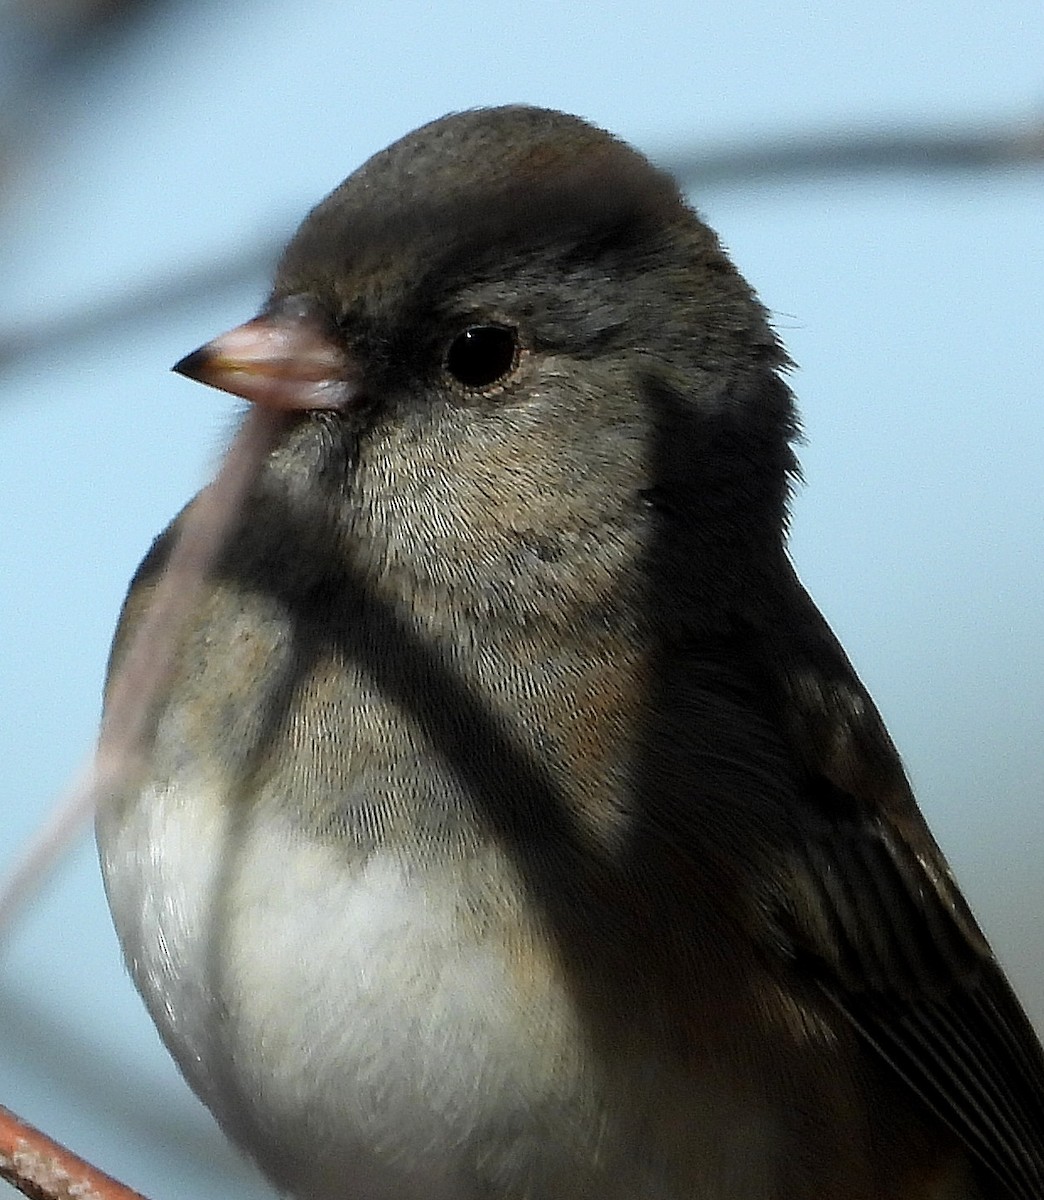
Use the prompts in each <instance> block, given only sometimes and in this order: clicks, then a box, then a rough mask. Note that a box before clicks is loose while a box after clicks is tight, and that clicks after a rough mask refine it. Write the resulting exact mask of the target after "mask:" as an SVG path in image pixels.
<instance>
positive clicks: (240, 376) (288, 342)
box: [173, 306, 356, 412]
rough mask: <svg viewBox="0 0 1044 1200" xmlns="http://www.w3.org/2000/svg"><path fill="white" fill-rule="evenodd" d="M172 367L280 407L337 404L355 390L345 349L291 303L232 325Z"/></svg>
mask: <svg viewBox="0 0 1044 1200" xmlns="http://www.w3.org/2000/svg"><path fill="white" fill-rule="evenodd" d="M173 370H175V371H177V372H178V374H180V375H185V376H187V377H188V378H189V379H195V380H197V381H198V382H199V383H205V384H207V385H208V386H210V387H214V388H219V389H220V390H221V391H223V392H231V393H232V395H234V396H242V398H243V399H244V400H249V401H250V402H251V403H252V404H257V405H260V406H261V407H263V408H270V409H275V410H278V411H281V412H311V411H315V410H317V409H338V408H343V407H344V406H345V405H346V404H347V403H349V402H350V400H351V398H352V395H353V393H354V392H355V390H356V389H355V386H354V384H353V379H352V376H353V371H352V364H351V362H350V361H349V358H348V356H347V354H346V353H345V351H344V350H343V349H341V347H339V346H338V345H337V344H336V342H335V341H334V340H333V338H332V337H331V335H330V334H329V333H328V332H327V331H326V330H325V329H324V328H323V327H322V324H321V323H320V321H318V320H317V319H316V318H315V317H314V316H313V315H311V314H309V313H308V312H306V311H304V310H303V309H301V308H299V307H298V308H295V307H292V306H283V307H281V308H278V309H274V310H273V311H271V312H265V313H262V314H261V316H259V317H255V318H254V319H253V320H252V321H247V322H246V323H245V324H243V325H237V326H236V328H235V329H230V330H229V331H228V332H227V333H223V334H221V335H220V336H219V337H216V338H214V340H213V341H210V342H207V344H206V345H205V346H201V347H200V348H199V349H198V350H194V351H193V352H192V353H191V354H187V355H186V356H185V357H184V358H183V359H181V361H180V362H177V363H175V364H174V367H173Z"/></svg>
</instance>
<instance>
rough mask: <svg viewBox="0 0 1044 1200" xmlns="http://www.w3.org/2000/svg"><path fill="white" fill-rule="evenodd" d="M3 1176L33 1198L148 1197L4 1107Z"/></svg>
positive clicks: (0, 1130)
mask: <svg viewBox="0 0 1044 1200" xmlns="http://www.w3.org/2000/svg"><path fill="white" fill-rule="evenodd" d="M0 1179H6V1180H7V1181H8V1183H10V1184H13V1186H14V1187H16V1188H17V1189H18V1190H19V1191H20V1192H21V1193H22V1194H23V1195H25V1196H29V1197H30V1198H31V1200H145V1197H144V1196H142V1195H141V1193H140V1192H134V1191H131V1189H130V1188H128V1187H125V1186H124V1185H123V1184H122V1183H119V1182H117V1181H116V1180H115V1179H113V1178H112V1176H111V1175H106V1174H105V1172H104V1171H99V1170H98V1168H97V1167H92V1166H91V1165H90V1163H87V1162H84V1160H83V1159H82V1158H79V1157H77V1156H76V1155H75V1154H73V1153H72V1151H71V1150H67V1149H66V1148H65V1147H64V1146H61V1145H59V1144H58V1143H57V1142H55V1141H53V1140H52V1139H51V1138H49V1137H48V1136H47V1134H45V1133H41V1132H40V1130H39V1129H34V1128H33V1126H32V1125H27V1124H26V1123H25V1122H24V1121H22V1120H21V1119H20V1118H19V1117H16V1116H15V1115H14V1113H12V1112H9V1111H8V1110H7V1109H6V1108H0Z"/></svg>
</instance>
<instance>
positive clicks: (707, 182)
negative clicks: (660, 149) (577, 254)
mask: <svg viewBox="0 0 1044 1200" xmlns="http://www.w3.org/2000/svg"><path fill="white" fill-rule="evenodd" d="M658 161H659V163H660V165H661V166H662V167H664V168H665V169H666V170H668V171H670V172H671V173H672V174H673V175H674V177H675V178H676V179H677V180H678V181H679V182H680V183H681V184H682V186H683V187H685V188H686V189H689V190H695V189H696V188H700V189H708V188H713V187H736V186H742V185H749V186H757V185H758V184H764V183H773V182H776V181H778V180H780V179H787V178H791V179H811V180H825V179H829V178H831V177H832V176H846V177H851V176H853V175H897V174H910V175H940V174H954V173H960V174H964V173H980V172H983V171H996V170H999V169H1003V168H1007V167H1020V166H1034V165H1038V166H1039V165H1041V164H1044V119H1038V120H1033V121H1020V122H1008V123H1004V124H996V125H985V124H983V125H978V126H975V127H974V128H963V129H962V128H960V127H958V126H942V127H940V128H937V129H878V130H874V129H867V130H861V131H853V130H836V131H834V132H832V133H831V132H828V133H818V134H794V135H792V136H786V135H782V136H778V137H774V138H771V139H768V138H766V139H760V140H758V141H753V142H750V143H749V144H748V145H746V146H725V147H723V148H721V149H720V150H695V149H694V150H679V151H676V152H674V153H672V154H667V155H663V156H661V157H660V158H659V159H658Z"/></svg>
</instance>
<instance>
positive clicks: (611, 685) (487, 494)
mask: <svg viewBox="0 0 1044 1200" xmlns="http://www.w3.org/2000/svg"><path fill="white" fill-rule="evenodd" d="M175 370H176V371H179V372H180V373H181V374H183V375H185V376H187V377H188V378H190V379H192V380H195V381H198V382H201V383H203V384H206V385H209V386H212V387H215V388H217V389H220V390H223V391H226V392H230V393H232V394H234V395H236V396H238V397H240V398H242V399H245V400H246V401H249V402H251V404H253V405H255V406H260V407H261V408H262V409H263V410H265V411H266V412H268V413H273V414H277V416H278V421H279V425H278V432H277V436H276V437H275V438H274V441H273V444H272V445H271V447H270V448H269V449H268V450H267V452H266V453H265V455H264V459H263V462H262V463H261V465H260V468H259V470H258V473H257V477H256V479H254V481H253V482H252V483H251V484H250V487H249V492H248V495H247V497H246V500H245V502H244V504H243V506H242V511H241V512H239V513H238V514H237V515H236V516H235V518H234V520H233V522H232V526H231V528H230V531H229V534H228V537H227V540H226V542H225V544H224V546H223V548H222V549H221V551H220V553H219V555H218V556H217V558H216V560H215V562H214V563H213V564H212V565H211V567H210V568H209V569H208V570H207V572H206V576H205V578H204V579H203V580H202V582H201V585H200V588H199V591H198V594H195V595H194V596H193V598H192V599H191V601H190V602H189V612H188V614H187V617H186V620H185V624H184V628H183V629H182V630H181V632H180V634H179V636H178V639H177V646H176V651H175V654H174V656H173V660H172V663H171V667H170V670H169V672H168V674H167V676H166V677H165V678H164V681H163V684H162V687H161V688H160V690H159V694H158V695H157V696H156V698H155V702H154V705H153V707H154V710H155V716H154V725H153V730H152V734H151V736H150V738H149V741H148V745H147V752H146V753H145V754H144V757H143V761H142V763H141V765H140V768H139V769H138V770H137V771H135V772H134V773H132V774H131V775H130V776H129V777H128V782H127V783H126V784H125V786H122V787H119V788H115V789H113V791H112V793H111V794H109V795H107V796H106V797H105V799H104V802H103V803H102V804H101V805H100V808H99V811H98V815H97V840H98V845H99V851H100V859H101V865H102V872H103V878H104V883H105V888H106V893H107V896H108V900H109V904H110V907H111V911H112V914H113V918H114V922H115V926H116V929H117V932H118V935H119V938H120V941H121V943H122V947H123V951H124V955H125V958H126V962H127V964H128V966H129V970H130V972H131V975H132V977H133V979H134V982H135V983H136V985H137V987H138V989H139V990H140V992H141V994H142V996H143V998H144V1001H145V1004H146V1005H147V1007H148V1009H149V1012H150V1013H151V1016H152V1018H153V1020H154V1022H155V1024H156V1026H157V1028H158V1030H159V1033H160V1035H161V1037H162V1039H163V1041H164V1042H165V1043H166V1046H167V1047H168V1049H169V1050H170V1052H171V1054H172V1055H173V1057H174V1059H175V1060H176V1062H177V1064H178V1065H179V1067H180V1069H181V1071H182V1072H183V1074H184V1076H185V1078H186V1079H187V1081H188V1082H189V1084H190V1085H191V1086H192V1088H193V1089H194V1090H195V1091H196V1092H197V1093H198V1095H199V1096H200V1097H201V1098H202V1100H203V1101H204V1102H205V1104H206V1105H207V1106H208V1107H209V1108H210V1109H211V1110H212V1112H213V1113H214V1115H215V1117H216V1118H217V1121H218V1122H219V1124H220V1125H221V1127H222V1128H223V1130H224V1131H225V1133H226V1134H227V1135H228V1137H229V1138H230V1139H231V1140H232V1141H233V1142H234V1143H235V1144H237V1145H238V1146H239V1147H240V1148H241V1149H242V1150H243V1151H244V1152H245V1153H246V1154H247V1155H249V1156H250V1157H252V1158H253V1160H254V1161H255V1162H256V1163H257V1164H258V1165H259V1166H260V1168H261V1169H262V1171H263V1172H264V1173H265V1174H266V1175H267V1177H268V1178H269V1180H270V1181H271V1182H272V1184H273V1185H274V1186H275V1187H276V1188H277V1189H278V1190H279V1191H280V1192H281V1193H284V1194H287V1195H290V1196H293V1197H297V1198H300V1200H349V1198H351V1200H585V1198H591V1200H594V1198H598V1200H1040V1198H1041V1197H1044V1054H1042V1051H1041V1046H1040V1043H1039V1041H1038V1039H1037V1037H1036V1035H1035V1033H1034V1031H1033V1028H1032V1026H1031V1024H1030V1022H1029V1020H1028V1018H1027V1017H1026V1015H1025V1013H1024V1011H1023V1009H1022V1007H1021V1006H1020V1002H1019V1000H1018V999H1017V998H1016V995H1015V994H1014V992H1013V990H1012V988H1011V986H1010V985H1009V983H1008V982H1007V980H1006V978H1005V976H1004V974H1003V971H1002V969H1001V967H1000V966H999V965H998V962H997V960H996V958H995V956H994V954H993V953H992V951H991V949H990V946H989V944H988V943H987V940H986V938H985V937H984V935H983V933H982V931H981V930H980V928H979V926H978V924H977V923H976V920H975V918H974V916H973V915H972V913H971V911H970V910H969V907H968V905H967V904H966V902H965V900H964V898H963V896H962V894H961V892H960V890H959V887H958V885H957V883H956V882H955V879H954V877H953V874H952V872H951V870H950V867H949V866H948V864H947V862H946V859H945V857H944V856H943V853H942V851H941V850H940V848H939V846H938V845H937V843H936V841H935V840H934V838H933V836H932V834H931V832H930V831H929V828H928V826H927V824H926V822H925V820H924V818H923V816H922V815H921V813H920V811H919V809H918V807H917V804H916V801H915V798H914V796H913V794H912V791H911V787H910V784H909V782H908V779H907V776H906V774H905V771H904V768H903V765H902V762H901V760H900V757H899V754H898V752H897V750H896V748H895V746H894V744H893V742H892V740H891V739H890V736H889V734H888V732H887V730H886V728H885V725H884V724H883V721H882V718H881V716H880V715H879V713H878V711H877V709H876V708H875V706H874V703H873V701H872V700H871V698H870V696H869V695H868V693H867V691H866V689H865V687H864V686H863V684H862V683H861V682H860V679H859V678H858V676H857V674H856V672H855V670H854V668H853V666H852V665H851V663H850V662H849V660H848V658H847V657H846V655H845V653H844V651H843V649H842V648H841V646H840V645H839V643H838V641H837V640H836V638H835V636H834V635H833V633H832V632H831V630H830V628H829V626H828V625H827V623H826V621H825V619H824V618H823V616H822V615H821V614H820V612H819V611H818V609H817V608H816V606H815V604H814V603H813V601H812V599H811V598H810V596H809V595H808V593H807V592H806V590H805V588H804V587H803V585H802V584H801V582H800V580H799V578H798V576H797V573H796V569H795V567H794V565H793V562H792V560H791V558H790V555H789V550H788V544H787V535H788V526H789V506H790V500H791V496H792V492H793V490H794V487H795V486H796V482H797V480H798V470H799V468H798V464H797V460H796V456H795V449H794V447H795V444H796V442H797V440H798V437H799V421H798V417H797V414H796V407H795V400H794V397H793V395H792V392H791V388H790V384H789V374H788V372H789V370H790V363H789V360H788V358H787V355H786V352H785V350H784V348H783V346H782V344H781V342H780V340H779V337H778V335H777V333H776V331H775V330H774V328H773V326H772V322H771V319H770V316H769V314H768V313H767V311H766V310H765V308H764V307H763V306H762V304H761V302H760V301H759V300H758V298H757V296H756V294H755V292H754V291H753V290H752V289H751V287H750V286H749V284H748V283H747V282H746V281H745V280H744V278H743V277H742V276H741V275H740V273H739V272H738V270H737V269H736V267H735V266H734V265H733V263H732V261H731V260H730V258H729V257H728V255H727V253H726V251H725V250H724V249H723V246H722V244H721V242H720V241H719V239H718V237H717V235H716V234H715V233H714V232H712V230H711V229H710V228H709V227H708V226H707V225H706V224H705V223H704V222H703V221H702V220H701V218H700V217H699V216H698V215H697V213H696V211H695V210H694V209H693V208H691V207H690V206H689V204H688V203H687V201H686V199H685V198H684V197H683V195H682V194H681V193H680V191H679V189H678V187H677V185H676V183H675V182H674V181H673V180H672V179H671V178H670V176H669V175H667V174H666V173H664V172H662V171H661V170H659V169H657V168H655V167H654V166H653V165H652V164H650V162H649V161H648V160H647V159H646V158H645V157H643V156H642V155H641V154H640V153H639V152H638V151H636V150H634V149H632V148H631V147H630V146H628V145H627V144H626V143H624V142H623V141H621V140H619V139H617V138H616V137H615V136H613V135H611V134H609V133H607V132H606V131H604V130H602V129H600V128H597V127H595V126H593V125H591V124H589V123H587V122H586V121H585V120H582V119H581V118H579V117H573V116H569V115H566V114H563V113H559V112H555V111H552V110H549V109H542V108H536V107H530V106H526V105H511V106H506V107H498V108H485V109H474V110H470V111H465V112H458V113H454V114H451V115H449V116H446V117H443V118H441V119H438V120H435V121H433V122H431V123H430V124H427V125H425V126H423V127H421V128H419V129H417V130H415V131H414V132H412V133H410V134H409V135H407V136H406V137H404V138H402V139H401V140H400V141H398V142H396V143H394V144H393V145H391V146H390V147H389V148H387V149H385V150H383V151H381V152H380V153H378V154H376V155H375V156H374V157H372V158H371V159H369V161H367V162H366V163H365V164H364V165H363V166H362V167H360V168H359V169H358V170H356V171H355V173H354V174H352V175H350V176H349V177H348V178H347V179H346V180H345V182H344V183H342V184H341V185H340V186H339V187H337V188H336V189H335V190H334V191H333V192H332V193H331V194H330V195H329V196H327V197H326V198H325V199H324V200H322V201H321V202H320V203H319V204H318V206H317V207H315V208H314V209H313V210H312V211H311V212H310V213H309V214H308V215H307V217H306V218H305V220H304V222H303V223H302V225H301V227H300V229H299V230H298V232H297V233H296V234H295V235H294V237H293V238H292V240H291V241H290V243H289V245H288V246H287V248H286V250H285V252H284V253H283V256H282V258H281V260H280V262H279V264H278V266H277V268H276V271H275V276H274V282H273V285H272V289H271V292H270V294H269V295H268V297H267V299H266V301H265V302H264V304H263V306H262V308H261V310H260V313H259V315H257V316H255V317H253V318H251V319H250V320H248V321H246V322H245V323H244V324H243V325H240V326H237V327H236V328H235V329H233V330H231V331H229V332H228V333H225V334H222V335H220V336H218V337H216V338H215V339H214V340H213V341H211V342H208V343H207V344H206V345H204V346H203V347H202V348H201V349H199V350H197V351H195V352H193V353H192V354H190V355H188V356H187V357H186V358H184V359H183V360H181V362H179V363H178V364H177V366H176V367H175ZM253 411H256V409H255V410H253ZM199 503H200V499H199V497H197V498H196V500H193V501H190V503H189V505H188V506H187V508H186V509H185V510H184V511H183V512H182V514H181V515H180V516H178V517H177V518H175V520H174V521H173V522H172V524H171V525H170V526H169V527H168V528H167V530H166V531H165V532H164V533H162V534H161V535H160V537H159V538H158V539H157V540H156V542H155V543H154V545H153V547H152V549H151V550H150V551H149V553H148V554H147V556H146V557H145V559H144V561H143V563H142V564H141V566H140V567H139V569H138V571H137V574H136V575H135V577H134V579H133V581H132V584H131V587H130V591H129V593H128V597H127V599H126V601H125V603H124V607H123V611H122V613H121V617H120V623H119V626H118V630H117V634H116V636H115V639H114V643H113V650H112V655H111V660H110V670H109V683H108V688H109V694H110V699H111V691H112V687H113V680H114V679H116V678H118V676H119V672H120V669H121V664H122V663H123V662H124V661H125V658H126V655H127V647H128V645H129V644H130V640H131V639H132V637H133V634H134V631H135V630H136V629H138V628H140V627H141V624H142V621H143V620H144V618H145V617H146V616H147V614H148V613H149V611H150V608H151V605H152V604H153V601H154V598H155V595H156V589H157V587H158V584H159V581H160V579H161V578H162V574H163V571H164V568H165V564H166V563H167V562H168V560H169V559H170V556H171V553H172V549H173V547H174V545H175V543H176V540H177V538H178V536H179V530H180V529H181V528H182V527H183V525H184V522H185V520H186V519H187V516H186V514H189V515H190V514H191V513H192V511H193V509H194V506H198V504H199Z"/></svg>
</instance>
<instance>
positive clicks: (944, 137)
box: [0, 119, 1044, 370]
mask: <svg viewBox="0 0 1044 1200" xmlns="http://www.w3.org/2000/svg"><path fill="white" fill-rule="evenodd" d="M657 161H658V162H659V163H660V164H661V165H662V166H663V167H665V168H666V169H667V170H669V171H671V172H672V173H673V174H674V175H675V177H676V178H677V179H678V181H679V183H681V185H682V187H683V188H684V189H685V190H686V191H689V192H699V193H700V194H701V195H704V196H705V195H706V194H707V192H709V191H710V190H712V189H714V188H725V187H756V186H759V185H762V184H766V183H773V182H776V181H779V180H782V179H787V178H791V179H806V180H810V181H825V180H828V179H830V178H833V177H835V176H836V177H850V176H854V175H888V174H911V175H939V174H953V173H982V172H988V171H998V170H1002V169H1007V168H1014V167H1031V166H1040V165H1041V164H1044V120H1039V119H1038V120H1033V121H1022V122H1007V123H998V124H994V125H987V124H982V125H977V126H975V127H974V128H961V127H958V126H941V127H939V128H935V129H893V130H874V129H868V130H837V131H834V132H825V133H816V134H801V135H798V134H795V135H793V136H790V137H787V136H780V137H773V138H761V139H755V140H752V141H751V142H749V143H747V144H746V145H733V146H726V147H722V148H721V149H717V150H710V149H706V148H693V149H680V150H676V151H674V152H673V153H669V154H663V155H658V156H657ZM308 207H309V205H308V204H304V203H302V205H301V212H302V213H304V212H305V211H306V210H307V208H308ZM293 224H294V222H293V221H291V220H284V219H278V220H273V221H272V222H271V223H270V225H269V227H268V228H269V229H270V230H271V231H272V232H270V233H267V232H266V233H263V234H261V235H259V236H257V237H255V238H254V239H252V240H250V241H247V242H245V243H244V244H242V245H241V246H239V247H237V248H236V249H235V250H233V251H231V252H229V253H228V254H225V255H221V256H219V257H217V258H215V259H212V260H211V261H209V262H207V263H206V264H198V265H196V266H194V267H192V268H190V269H189V270H187V271H182V272H181V273H169V272H168V273H166V274H165V275H164V277H163V279H162V281H159V280H153V281H149V282H147V283H145V284H143V285H142V286H140V287H135V288H131V289H127V290H121V291H119V292H118V293H114V294H112V295H110V296H108V297H93V298H92V299H91V301H90V303H89V304H86V305H84V306H83V307H82V308H79V309H75V310H73V311H72V312H67V313H60V314H57V315H56V316H55V317H53V318H50V319H45V320H43V321H41V322H38V323H35V324H33V325H31V326H26V327H24V328H21V329H19V328H13V329H7V330H3V331H0V370H3V368H4V366H5V365H7V364H9V363H11V362H13V361H14V360H16V359H20V358H23V357H27V356H29V355H32V354H36V353H39V352H46V351H47V350H48V349H50V348H51V347H53V346H55V345H63V346H68V345H69V344H70V343H72V342H75V341H79V340H81V339H84V338H90V337H93V336H96V335H97V334H100V333H103V332H105V331H106V330H108V329H111V328H112V327H114V326H116V325H119V324H121V323H124V322H129V321H134V320H141V319H143V318H146V317H149V316H155V315H157V314H159V313H161V312H164V311H166V310H169V309H171V308H174V307H177V306H180V305H185V304H189V303H191V302H193V301H194V300H196V299H198V298H199V297H201V296H207V295H213V294H215V293H217V294H220V293H221V292H223V291H225V290H227V289H228V288H230V287H234V286H240V285H241V284H243V283H247V282H253V281H254V280H257V281H258V283H259V284H260V281H261V280H262V279H263V278H264V275H265V273H266V272H267V271H268V269H269V268H270V267H271V264H272V263H274V262H275V260H276V258H277V256H278V254H279V251H280V249H281V247H282V245H283V243H284V242H285V241H286V238H287V236H288V233H289V231H290V230H291V229H292V228H293Z"/></svg>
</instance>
